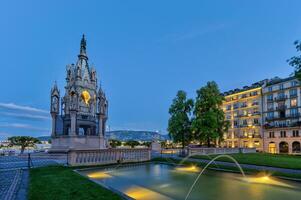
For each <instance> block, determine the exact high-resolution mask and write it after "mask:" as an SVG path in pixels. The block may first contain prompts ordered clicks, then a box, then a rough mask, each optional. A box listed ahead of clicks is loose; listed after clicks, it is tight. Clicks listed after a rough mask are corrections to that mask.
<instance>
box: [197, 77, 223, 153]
mask: <svg viewBox="0 0 301 200" xmlns="http://www.w3.org/2000/svg"><path fill="white" fill-rule="evenodd" d="M223 100H224V97H223V96H222V95H221V93H220V91H219V88H218V86H217V84H216V83H215V82H214V81H211V82H208V83H207V85H206V86H204V87H202V88H200V89H199V90H197V97H196V101H195V107H194V111H193V113H194V119H193V121H192V129H193V133H194V137H195V139H198V140H199V141H200V142H206V143H207V146H208V147H209V146H210V145H211V142H215V140H216V139H217V138H222V136H223V133H224V132H225V131H227V129H228V127H229V125H228V122H227V121H225V116H224V112H223V110H222V109H221V105H222V103H223Z"/></svg>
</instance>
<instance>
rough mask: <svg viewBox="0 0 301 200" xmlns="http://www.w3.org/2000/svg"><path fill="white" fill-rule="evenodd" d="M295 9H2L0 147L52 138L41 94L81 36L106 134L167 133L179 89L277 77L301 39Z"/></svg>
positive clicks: (268, 2)
mask: <svg viewBox="0 0 301 200" xmlns="http://www.w3.org/2000/svg"><path fill="white" fill-rule="evenodd" d="M300 8H301V1H299V0H296V1H294V0H290V1H283V0H265V1H262V0H249V1H241V0H233V1H231V0H224V1H221V0H218V1H217V0H216V1H214V0H207V1H205V0H202V1H199V0H195V1H193V0H190V1H176V0H164V1H163V0H158V1H157V0H151V1H146V0H145V1H141V0H136V1H135V0H130V1H123V0H119V1H115V0H110V1H100V0H95V1H92V0H91V1H75V0H70V1H67V0H65V1H62V0H51V1H50V0H49V1H40V0H36V1H31V0H26V1H21V0H20V1H15V0H6V1H2V2H1V12H0V26H1V31H0V38H1V43H0V45H1V48H0V57H1V64H0V69H1V79H0V91H1V92H0V139H1V138H5V137H7V136H11V135H32V136H40V135H50V125H51V120H50V116H49V101H50V99H49V95H50V94H49V93H50V89H51V87H52V85H53V83H54V81H55V80H56V81H57V82H58V85H59V87H60V89H61V93H62V94H63V93H64V90H63V89H64V88H63V87H64V85H65V67H66V65H67V64H70V63H75V62H76V59H77V55H78V53H79V43H80V39H81V36H82V34H83V33H85V35H86V38H87V52H88V56H89V61H90V64H94V65H95V66H96V70H97V72H98V79H99V80H101V84H102V87H103V89H104V90H105V92H106V94H107V97H108V100H109V106H110V107H109V121H108V125H110V127H111V130H117V129H134V130H158V131H161V132H162V133H166V132H167V131H166V128H167V121H168V108H169V105H170V104H171V102H172V99H173V98H174V96H175V94H176V92H177V90H179V89H182V90H185V91H187V93H188V96H189V97H193V98H194V97H195V91H196V90H197V89H198V88H200V87H202V86H203V85H204V84H206V82H207V81H210V80H215V81H216V82H217V83H218V84H219V86H220V89H221V91H226V90H230V89H234V88H237V87H242V86H244V85H248V84H251V83H253V82H256V81H259V80H262V79H265V78H272V77H275V76H279V77H287V76H289V75H290V74H291V72H292V68H291V67H290V66H288V64H287V63H286V60H287V59H288V58H290V57H291V56H293V55H296V51H295V48H294V46H293V42H294V41H295V40H297V39H301V14H300Z"/></svg>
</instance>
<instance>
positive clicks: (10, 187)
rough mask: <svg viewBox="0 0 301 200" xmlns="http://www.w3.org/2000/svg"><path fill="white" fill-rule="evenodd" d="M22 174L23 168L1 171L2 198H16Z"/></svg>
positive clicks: (0, 192)
mask: <svg viewBox="0 0 301 200" xmlns="http://www.w3.org/2000/svg"><path fill="white" fill-rule="evenodd" d="M22 174H23V170H21V169H17V170H6V171H0V185H1V187H0V200H12V199H15V197H16V195H17V191H18V187H19V184H20V182H21V180H22Z"/></svg>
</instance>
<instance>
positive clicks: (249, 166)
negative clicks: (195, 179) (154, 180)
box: [171, 156, 301, 174]
mask: <svg viewBox="0 0 301 200" xmlns="http://www.w3.org/2000/svg"><path fill="white" fill-rule="evenodd" d="M171 158H175V159H179V160H182V159H183V158H182V157H179V156H173V157H171ZM186 161H192V162H199V163H206V164H207V163H209V162H210V160H205V159H196V158H188V159H186ZM214 163H216V164H217V165H224V166H230V167H237V166H236V164H235V163H232V162H223V161H214ZM213 165H214V164H213ZM239 165H240V166H241V167H242V168H248V169H256V170H260V171H265V170H268V171H275V172H282V173H288V174H301V170H299V169H286V168H280V167H268V166H261V165H250V164H239Z"/></svg>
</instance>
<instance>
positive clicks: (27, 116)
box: [0, 112, 51, 120]
mask: <svg viewBox="0 0 301 200" xmlns="http://www.w3.org/2000/svg"><path fill="white" fill-rule="evenodd" d="M0 115H5V116H10V117H16V118H21V119H33V120H50V119H51V117H50V116H44V115H36V114H24V113H12V112H0Z"/></svg>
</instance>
